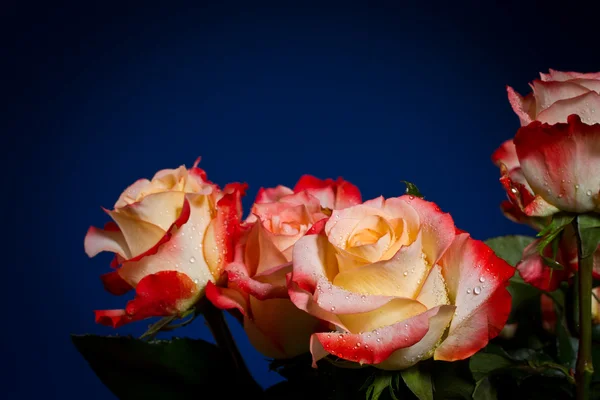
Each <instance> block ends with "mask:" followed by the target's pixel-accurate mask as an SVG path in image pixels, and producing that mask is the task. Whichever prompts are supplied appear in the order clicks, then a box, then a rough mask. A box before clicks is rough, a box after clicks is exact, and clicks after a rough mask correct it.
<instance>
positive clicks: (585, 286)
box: [574, 222, 594, 400]
mask: <svg viewBox="0 0 600 400" xmlns="http://www.w3.org/2000/svg"><path fill="white" fill-rule="evenodd" d="M574 228H575V232H577V248H578V255H579V273H578V274H577V275H578V280H577V284H578V289H579V290H578V292H579V296H578V297H579V351H578V353H577V365H576V367H575V381H576V383H577V400H588V399H589V398H590V383H591V381H592V374H593V373H594V366H593V364H592V269H593V266H594V258H593V257H592V256H588V257H585V258H583V257H582V240H581V237H580V234H579V229H578V226H577V222H574Z"/></svg>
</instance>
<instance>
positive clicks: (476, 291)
mask: <svg viewBox="0 0 600 400" xmlns="http://www.w3.org/2000/svg"><path fill="white" fill-rule="evenodd" d="M479 293H481V288H480V287H479V286H477V287H476V288H475V289H473V294H476V295H477V294H479Z"/></svg>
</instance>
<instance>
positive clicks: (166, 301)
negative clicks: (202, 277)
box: [96, 271, 198, 328]
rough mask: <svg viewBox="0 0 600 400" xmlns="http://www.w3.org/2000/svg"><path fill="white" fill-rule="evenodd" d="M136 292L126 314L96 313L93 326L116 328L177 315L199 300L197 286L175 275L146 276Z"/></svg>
mask: <svg viewBox="0 0 600 400" xmlns="http://www.w3.org/2000/svg"><path fill="white" fill-rule="evenodd" d="M135 291H136V296H135V298H134V299H133V300H131V301H129V302H128V303H127V307H126V308H125V310H102V311H96V322H97V323H99V324H102V325H108V326H112V327H113V328H118V327H119V326H122V325H124V324H127V323H130V322H133V321H139V320H142V319H145V318H150V317H162V316H168V315H176V314H178V313H180V312H182V311H185V310H186V309H188V308H189V307H190V306H191V305H192V304H193V303H194V302H195V300H196V299H197V297H198V287H197V286H196V284H195V283H194V282H192V280H191V279H190V278H189V277H188V276H187V275H185V274H182V273H180V272H177V271H161V272H158V273H156V274H152V275H148V276H146V277H145V278H144V279H142V280H141V281H140V282H139V284H138V285H137V287H136V289H135Z"/></svg>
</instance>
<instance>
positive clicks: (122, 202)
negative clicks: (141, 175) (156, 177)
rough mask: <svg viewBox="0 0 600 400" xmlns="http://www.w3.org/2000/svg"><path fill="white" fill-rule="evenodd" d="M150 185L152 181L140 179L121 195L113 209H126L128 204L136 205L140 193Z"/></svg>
mask: <svg viewBox="0 0 600 400" xmlns="http://www.w3.org/2000/svg"><path fill="white" fill-rule="evenodd" d="M148 185H150V181H149V180H148V179H138V180H137V181H135V182H134V183H133V184H132V185H130V186H129V187H128V188H127V189H125V191H124V192H123V193H121V195H120V196H119V199H118V200H117V202H116V203H115V205H114V207H113V208H121V207H125V206H126V205H128V204H132V203H135V202H136V201H138V198H139V196H140V193H141V192H142V191H143V190H144V189H145V188H146V187H147V186H148Z"/></svg>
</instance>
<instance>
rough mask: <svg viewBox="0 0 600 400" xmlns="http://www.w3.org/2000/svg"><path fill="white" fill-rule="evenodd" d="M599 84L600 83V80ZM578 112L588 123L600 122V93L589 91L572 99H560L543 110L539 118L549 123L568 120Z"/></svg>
mask: <svg viewBox="0 0 600 400" xmlns="http://www.w3.org/2000/svg"><path fill="white" fill-rule="evenodd" d="M596 82H598V85H600V81H596ZM571 114H577V115H579V116H580V117H581V120H582V121H584V122H585V123H586V124H588V125H592V124H598V123H600V95H599V94H598V93H596V92H588V93H585V94H582V95H581V96H577V97H573V98H571V99H566V100H559V101H557V102H556V103H554V104H552V105H551V106H550V107H548V108H547V109H545V110H544V111H542V112H541V113H540V114H539V115H538V117H537V120H538V121H540V122H545V123H548V124H556V123H558V122H563V123H564V122H567V117H568V116H569V115H571Z"/></svg>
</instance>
